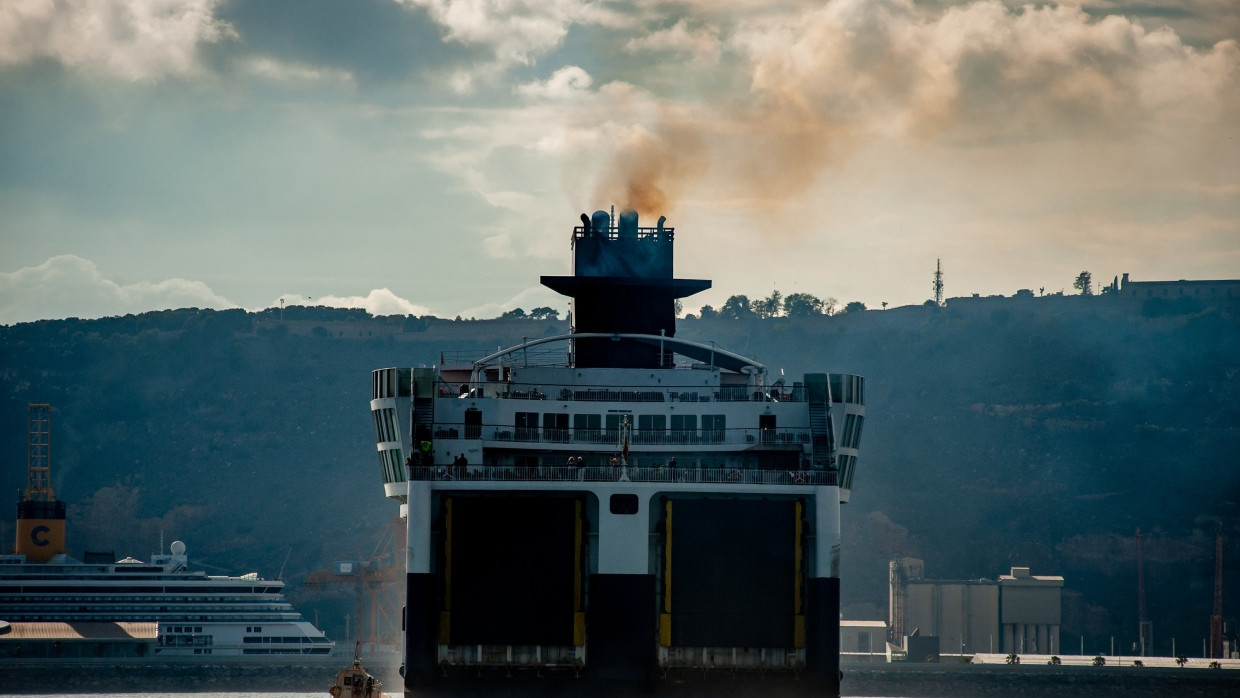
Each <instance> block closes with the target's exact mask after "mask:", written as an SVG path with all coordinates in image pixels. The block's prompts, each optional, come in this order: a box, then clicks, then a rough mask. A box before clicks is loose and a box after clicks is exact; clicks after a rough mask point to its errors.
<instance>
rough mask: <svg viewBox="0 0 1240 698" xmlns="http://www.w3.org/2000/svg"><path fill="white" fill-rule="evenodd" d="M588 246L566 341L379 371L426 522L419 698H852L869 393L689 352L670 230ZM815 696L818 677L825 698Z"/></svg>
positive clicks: (389, 477) (419, 516) (581, 255)
mask: <svg viewBox="0 0 1240 698" xmlns="http://www.w3.org/2000/svg"><path fill="white" fill-rule="evenodd" d="M664 223H665V221H664V219H662V218H660V219H659V222H658V225H657V226H656V227H653V228H641V227H639V226H638V225H637V215H636V213H634V212H631V211H629V212H625V213H622V214H621V216H620V219H619V222H618V225H614V226H613V225H612V220H611V217H610V216H609V214H607V213H606V212H604V211H599V212H597V213H595V214H594V216H592V217H587V216H585V215H584V214H583V215H582V225H581V226H578V227H576V228H575V229H574V231H573V236H572V249H573V275H572V276H550V277H546V276H545V277H543V278H542V283H543V284H544V285H545V286H547V287H549V288H551V289H553V290H556V291H558V292H560V293H562V294H564V295H567V296H570V297H571V298H572V321H573V328H572V330H571V331H570V333H569V334H567V335H563V336H555V337H544V338H539V339H535V340H531V341H526V342H524V343H522V344H520V345H517V346H513V347H509V348H507V349H502V350H499V351H497V352H495V353H492V354H490V355H487V356H477V357H471V358H468V359H466V358H464V357H444V359H445V360H444V361H443V363H442V364H441V365H439V366H437V367H433V368H386V369H380V370H377V371H374V373H373V377H372V389H373V394H372V398H373V399H372V401H371V410H372V413H373V416H374V422H375V429H376V438H377V449H378V454H379V460H380V464H381V467H382V469H383V474H384V487H385V491H386V494H387V496H389V497H391V498H393V499H396V500H398V501H400V503H401V510H402V515H405V516H407V517H408V531H409V536H408V541H409V548H408V584H407V611H406V617H405V626H404V627H405V667H404V675H405V679H406V690H407V691H413V690H415V689H417V690H424V689H427V688H430V687H433V686H434V685H436V684H437V683H439V682H441V681H445V680H446V681H451V680H452V679H453V678H454V677H456V676H484V675H487V673H488V672H501V673H505V674H507V673H511V672H512V671H514V670H518V669H522V668H525V669H529V670H531V671H535V672H537V673H538V674H540V675H552V674H554V673H555V670H563V672H562V673H565V674H568V675H571V676H573V677H580V678H583V679H596V680H599V681H604V682H607V681H613V682H624V681H635V682H642V683H651V684H653V685H655V686H656V687H657V686H658V685H659V683H658V681H659V679H660V678H662V677H669V676H675V675H676V674H677V673H678V672H681V673H689V672H687V671H684V670H694V672H693V673H694V674H695V675H696V673H697V672H710V671H712V670H730V671H734V672H742V671H746V670H753V672H754V675H759V674H761V675H769V674H771V673H777V672H786V673H788V674H795V675H797V676H800V677H802V678H805V679H807V681H805V682H804V684H805V685H807V686H809V685H813V686H814V687H815V690H816V691H817V690H824V691H826V692H827V693H832V692H833V691H834V692H838V688H839V684H838V677H839V674H838V671H839V659H838V647H839V543H840V504H841V502H843V501H846V500H847V499H848V493H849V488H850V485H851V479H852V473H853V469H854V467H855V465H856V459H857V448H858V446H859V441H860V434H861V427H862V422H863V419H864V415H865V407H864V381H863V379H862V378H861V377H860V376H855V375H846V374H828V373H808V374H805V375H804V376H803V377H801V378H800V379H798V380H793V381H792V382H790V383H789V382H785V381H784V380H783V379H782V378H781V379H779V380H776V381H773V382H772V381H768V377H767V370H766V368H765V367H764V366H763V365H762V364H760V363H758V362H757V361H755V360H753V359H750V358H747V357H744V356H741V355H739V354H736V353H733V352H730V351H727V350H725V349H723V348H720V347H716V346H714V345H713V344H705V343H701V342H695V341H688V340H684V339H680V338H677V337H676V326H675V313H674V303H675V301H676V299H678V298H682V297H685V296H688V295H690V294H693V293H696V292H698V291H701V290H704V289H706V288H709V286H710V282H709V281H704V280H689V279H675V278H673V276H672V242H673V232H674V231H673V229H672V228H670V227H666V226H665V225H664ZM810 678H813V679H816V681H809V680H808V679H810Z"/></svg>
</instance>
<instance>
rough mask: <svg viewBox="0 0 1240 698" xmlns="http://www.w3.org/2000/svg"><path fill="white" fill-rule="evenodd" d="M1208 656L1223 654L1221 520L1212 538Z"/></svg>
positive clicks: (1215, 656) (1215, 657)
mask: <svg viewBox="0 0 1240 698" xmlns="http://www.w3.org/2000/svg"><path fill="white" fill-rule="evenodd" d="M1210 656H1211V657H1213V658H1214V659H1222V658H1223V656H1224V654H1223V522H1221V521H1220V522H1219V524H1218V533H1217V534H1215V538H1214V613H1212V614H1210Z"/></svg>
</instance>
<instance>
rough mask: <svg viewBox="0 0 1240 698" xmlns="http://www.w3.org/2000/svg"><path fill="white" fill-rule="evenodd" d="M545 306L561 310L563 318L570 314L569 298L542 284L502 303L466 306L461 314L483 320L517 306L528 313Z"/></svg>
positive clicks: (531, 287) (497, 315)
mask: <svg viewBox="0 0 1240 698" xmlns="http://www.w3.org/2000/svg"><path fill="white" fill-rule="evenodd" d="M544 306H545V307H548V308H554V309H555V310H557V311H559V313H560V317H561V318H564V317H567V316H568V299H567V298H565V297H564V296H561V295H560V294H558V293H556V292H555V291H552V290H551V289H549V288H547V287H546V286H542V285H539V286H530V287H528V288H526V289H524V290H522V291H521V292H520V293H517V294H516V295H515V296H513V297H512V298H509V299H508V300H506V301H503V302H502V303H485V304H483V305H479V306H474V307H472V308H466V309H465V310H462V311H461V313H460V315H461V317H465V318H470V317H472V318H478V319H480V320H482V319H490V318H497V317H499V316H500V315H503V314H504V313H506V312H508V311H509V310H515V309H516V308H521V309H522V310H524V311H525V312H526V313H528V312H529V311H531V310H533V309H534V308H541V307H544Z"/></svg>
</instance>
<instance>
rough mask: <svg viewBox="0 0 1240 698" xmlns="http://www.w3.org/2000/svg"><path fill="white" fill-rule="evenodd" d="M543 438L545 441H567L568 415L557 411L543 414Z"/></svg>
mask: <svg viewBox="0 0 1240 698" xmlns="http://www.w3.org/2000/svg"><path fill="white" fill-rule="evenodd" d="M543 439H544V440H546V441H556V442H567V441H568V415H566V414H561V413H559V412H546V413H544V414H543Z"/></svg>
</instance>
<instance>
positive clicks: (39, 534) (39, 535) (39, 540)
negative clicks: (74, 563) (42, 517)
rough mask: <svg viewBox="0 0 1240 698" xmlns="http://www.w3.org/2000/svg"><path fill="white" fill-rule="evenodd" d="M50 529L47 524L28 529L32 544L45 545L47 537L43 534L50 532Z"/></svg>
mask: <svg viewBox="0 0 1240 698" xmlns="http://www.w3.org/2000/svg"><path fill="white" fill-rule="evenodd" d="M51 530H52V529H50V528H48V527H47V526H35V527H34V528H32V529H30V540H32V541H34V544H35V545H38V546H44V545H47V538H46V537H45V536H46V535H47V534H48V533H50V532H51Z"/></svg>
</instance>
